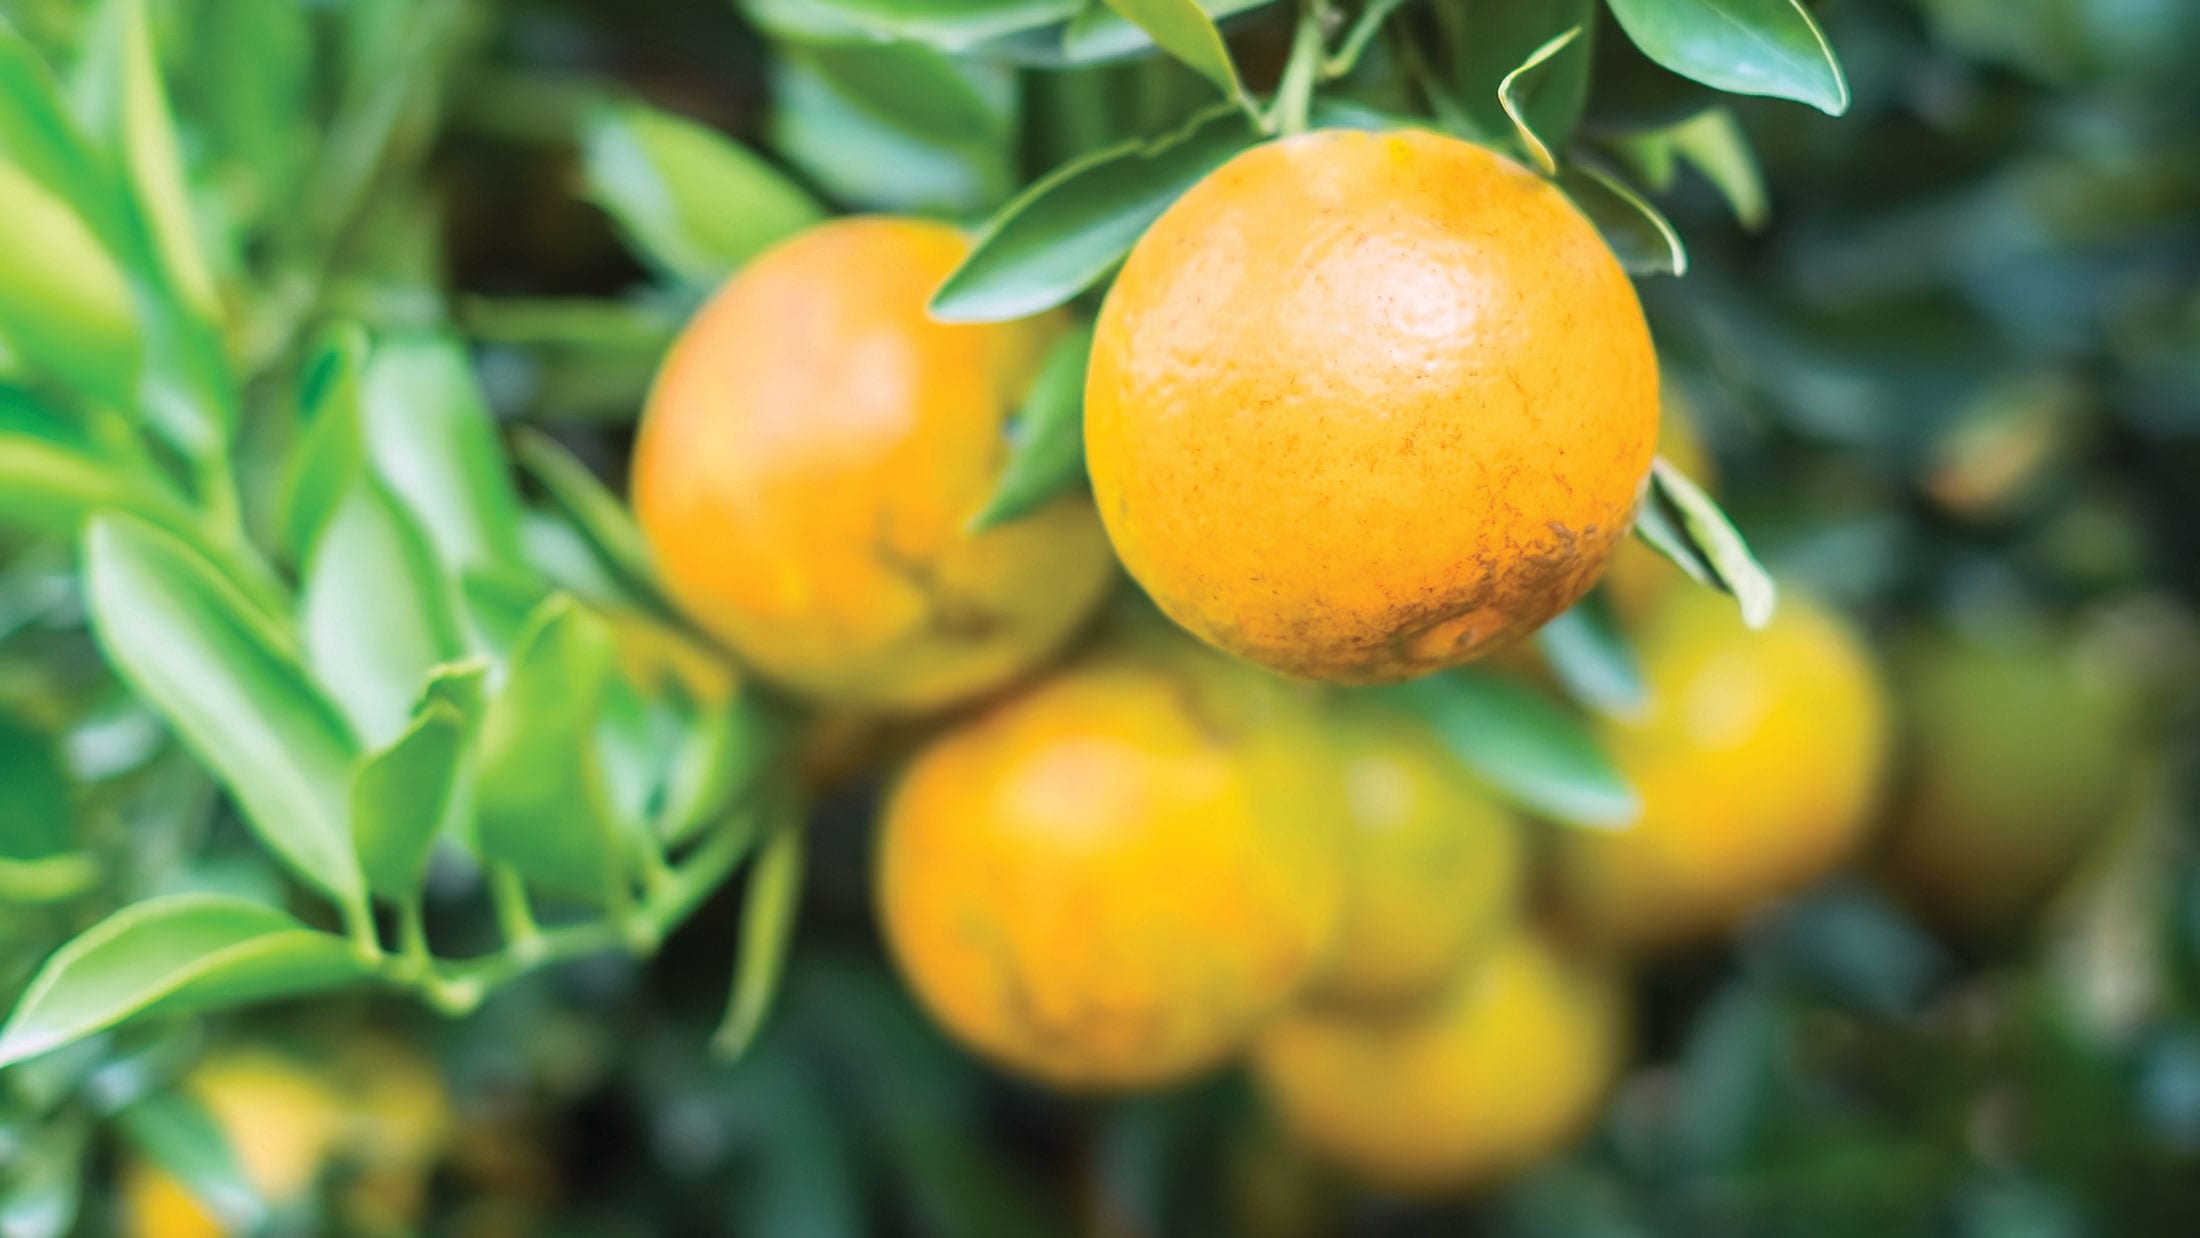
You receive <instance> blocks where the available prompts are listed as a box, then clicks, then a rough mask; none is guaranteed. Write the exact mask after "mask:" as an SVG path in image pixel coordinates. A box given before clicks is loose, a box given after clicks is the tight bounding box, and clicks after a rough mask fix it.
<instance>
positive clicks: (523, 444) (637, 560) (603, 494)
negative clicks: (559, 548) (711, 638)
mask: <svg viewBox="0 0 2200 1238" xmlns="http://www.w3.org/2000/svg"><path fill="white" fill-rule="evenodd" d="M513 451H514V454H516V455H517V456H518V457H519V461H520V464H521V466H522V467H524V468H525V469H526V470H527V472H528V475H529V476H532V477H533V478H534V479H535V480H536V481H537V482H539V483H540V484H541V485H542V488H543V491H544V492H545V493H547V494H548V495H549V496H550V499H551V501H552V502H553V503H555V504H556V505H557V508H558V510H559V511H560V512H561V513H563V514H564V516H565V518H566V520H567V521H568V522H570V523H571V524H572V526H573V528H574V530H575V531H576V532H578V533H579V534H580V535H581V539H582V540H583V541H584V542H586V543H587V544H588V547H589V549H590V550H591V551H593V552H594V554H595V556H596V558H597V560H598V561H599V562H600V563H601V564H602V566H603V568H604V570H605V571H606V572H607V573H609V574H610V576H611V578H612V579H613V581H614V582H615V583H616V584H617V585H618V586H619V587H620V588H621V589H622V590H624V591H625V592H626V594H627V596H626V598H625V599H624V600H626V601H629V602H632V603H635V604H636V605H638V606H639V607H641V608H643V609H646V610H651V611H654V612H656V613H658V614H660V615H670V614H672V613H673V611H672V607H671V604H670V603H668V602H667V601H665V593H664V587H663V586H662V585H661V584H659V583H658V580H657V568H656V565H655V564H654V563H652V562H651V561H650V554H649V543H648V542H647V541H646V540H644V539H643V537H642V530H641V528H640V527H639V526H638V525H636V524H635V523H634V517H633V515H632V514H631V513H629V512H628V511H627V508H626V505H625V504H624V503H621V502H620V501H619V500H618V498H617V497H616V496H614V495H613V494H612V493H611V491H610V490H608V489H606V488H605V487H604V484H603V483H602V482H601V481H598V480H597V479H596V475H595V474H594V473H591V472H589V471H588V466H587V465H585V464H582V463H581V462H580V461H579V460H578V459H575V458H574V456H573V453H572V452H570V451H567V450H566V449H565V447H564V445H563V444H561V443H559V442H558V441H557V440H556V439H553V438H551V437H550V436H549V435H547V434H543V433H541V432H539V431H536V430H524V429H523V430H521V431H519V432H518V433H517V434H515V435H514V436H513Z"/></svg>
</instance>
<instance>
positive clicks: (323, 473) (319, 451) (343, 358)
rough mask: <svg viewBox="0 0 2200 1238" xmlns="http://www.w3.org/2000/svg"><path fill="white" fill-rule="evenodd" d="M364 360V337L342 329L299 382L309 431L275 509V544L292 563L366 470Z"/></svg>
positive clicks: (320, 344)
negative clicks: (361, 422) (361, 417)
mask: <svg viewBox="0 0 2200 1238" xmlns="http://www.w3.org/2000/svg"><path fill="white" fill-rule="evenodd" d="M366 360H367V333H366V331H365V330H364V329H363V328H361V327H360V326H359V325H358V324H357V323H350V322H345V323H338V324H336V325H335V326H333V327H331V328H329V329H328V330H327V331H326V332H324V333H323V334H322V336H321V338H320V339H319V340H317V341H316V342H315V345H314V347H313V350H312V351H311V353H309V354H308V357H307V360H306V363H305V367H304V370H303V372H302V373H301V376H300V378H299V380H298V411H299V413H300V415H301V416H302V417H303V418H304V420H305V429H304V431H303V433H301V434H300V436H299V439H298V443H297V446H296V447H295V448H294V449H293V450H292V451H291V453H290V458H289V460H288V461H287V462H286V464H285V466H284V472H283V482H282V490H281V493H280V495H279V497H278V498H277V500H276V509H275V524H276V540H277V541H278V542H279V543H280V544H281V547H282V552H283V554H284V555H285V556H286V557H288V558H289V559H290V560H291V561H292V562H294V563H303V562H304V561H305V558H306V554H307V552H308V551H310V550H311V549H312V547H313V544H314V542H315V541H316V540H318V539H319V538H320V536H321V529H322V527H323V526H324V525H326V524H327V523H328V520H329V517H330V516H331V515H332V514H334V512H335V510H336V505H337V503H338V502H339V501H340V500H341V499H342V498H343V496H344V492H345V487H346V486H347V485H349V484H350V482H351V480H352V479H353V478H354V477H355V476H357V475H358V474H359V473H360V471H361V470H362V469H363V468H364V467H365V449H364V447H363V446H362V442H361V437H360V435H361V431H360V428H359V381H360V375H361V374H362V373H364V372H365V369H366Z"/></svg>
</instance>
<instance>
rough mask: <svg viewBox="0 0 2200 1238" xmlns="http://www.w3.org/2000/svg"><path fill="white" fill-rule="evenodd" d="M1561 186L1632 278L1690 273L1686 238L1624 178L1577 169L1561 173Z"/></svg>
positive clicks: (1579, 166) (1585, 166)
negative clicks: (1683, 243) (1683, 245)
mask: <svg viewBox="0 0 2200 1238" xmlns="http://www.w3.org/2000/svg"><path fill="white" fill-rule="evenodd" d="M1558 184H1559V188H1561V189H1564V190H1565V191H1566V196H1567V197H1569V198H1572V199H1573V201H1574V205H1575V206H1576V207H1578V208H1580V210H1581V213H1582V214H1584V215H1586V216H1588V217H1589V222H1591V223H1593V224H1595V225H1596V227H1597V231H1598V232H1600V233H1602V234H1603V235H1604V243H1605V244H1607V245H1609V246H1611V247H1612V253H1613V255H1614V256H1615V257H1617V258H1618V259H1619V264H1620V265H1621V266H1622V267H1625V268H1626V269H1627V272H1628V273H1629V274H1631V275H1685V274H1687V273H1688V251H1687V250H1686V249H1684V248H1683V247H1682V246H1681V238H1680V234H1679V233H1677V232H1675V231H1673V225H1672V224H1670V223H1667V222H1666V219H1665V216H1664V215H1661V214H1659V213H1658V208H1656V207H1654V206H1652V205H1650V203H1649V201H1648V200H1647V199H1645V198H1644V197H1643V196H1642V195H1641V194H1639V193H1636V192H1635V191H1634V190H1633V189H1631V188H1629V187H1628V186H1627V185H1626V183H1625V182H1623V181H1621V180H1620V179H1619V178H1618V177H1616V176H1613V175H1612V174H1611V173H1609V172H1606V171H1604V170H1603V169H1602V168H1598V167H1595V166H1592V165H1589V164H1574V165H1572V166H1570V167H1568V168H1567V169H1566V170H1565V171H1563V172H1561V173H1559V176H1558Z"/></svg>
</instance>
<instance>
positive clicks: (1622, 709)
mask: <svg viewBox="0 0 2200 1238" xmlns="http://www.w3.org/2000/svg"><path fill="white" fill-rule="evenodd" d="M1535 643H1536V648H1538V649H1539V650H1541V651H1542V653H1543V661H1544V664H1545V665H1547V666H1549V667H1550V668H1551V673H1552V674H1554V675H1556V676H1557V677H1558V681H1559V682H1560V683H1561V684H1564V685H1565V687H1566V690H1567V691H1568V692H1570V693H1572V694H1573V697H1574V699H1575V700H1577V701H1580V702H1581V703H1582V704H1584V705H1586V706H1588V707H1589V708H1591V709H1594V710H1596V711H1598V712H1600V713H1604V714H1609V715H1611V716H1613V717H1616V718H1629V717H1633V716H1635V715H1636V714H1638V713H1640V712H1641V710H1642V707H1643V705H1644V704H1645V702H1646V701H1647V700H1648V689H1647V688H1645V687H1644V685H1643V681H1642V667H1641V665H1640V664H1639V663H1638V662H1637V661H1636V659H1635V651H1634V650H1633V649H1632V648H1630V647H1629V646H1628V644H1627V637H1626V635H1625V634H1624V633H1622V632H1621V631H1620V630H1619V625H1618V624H1616V623H1614V622H1612V616H1611V615H1610V613H1609V612H1607V611H1606V610H1605V608H1604V606H1603V605H1602V603H1601V602H1600V601H1599V600H1598V599H1597V598H1596V597H1595V596H1594V595H1592V596H1590V597H1586V598H1583V599H1582V600H1581V601H1579V602H1576V603H1574V604H1573V606H1571V607H1569V608H1568V609H1567V610H1566V611H1565V613H1563V614H1561V615H1559V617H1558V618H1556V619H1553V620H1551V621H1550V622H1549V623H1546V624H1544V625H1543V627H1542V628H1541V629H1540V630H1538V631H1537V632H1536V634H1535Z"/></svg>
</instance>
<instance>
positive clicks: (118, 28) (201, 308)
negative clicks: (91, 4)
mask: <svg viewBox="0 0 2200 1238" xmlns="http://www.w3.org/2000/svg"><path fill="white" fill-rule="evenodd" d="M77 85H78V94H79V99H80V102H81V103H82V104H83V105H84V106H85V108H86V110H87V111H88V112H89V113H90V115H89V116H88V117H87V125H88V127H89V128H91V129H92V130H93V131H94V132H95V133H98V134H100V135H102V136H103V137H104V138H105V140H106V144H107V146H108V147H109V149H111V150H112V151H114V152H115V154H116V155H117V157H118V162H119V163H120V164H121V166H122V168H123V169H124V172H125V173H126V175H127V177H128V179H129V182H130V185H131V187H132V188H133V189H134V190H135V191H136V198H137V202H138V205H139V209H140V210H141V211H142V212H143V214H144V216H145V224H146V228H147V230H148V231H149V232H150V233H151V240H152V245H153V251H154V258H155V261H156V262H157V264H158V266H159V268H160V270H161V272H162V278H163V279H164V281H165V283H166V284H167V286H168V287H170V288H172V289H174V290H175V293H176V295H177V298H178V300H179V301H180V302H181V304H182V305H184V306H185V307H187V308H188V309H189V310H190V311H191V312H192V314H194V315H195V316H197V317H198V318H200V319H202V320H205V321H212V320H214V319H215V318H216V317H217V316H218V315H219V312H220V308H221V307H220V300H219V297H218V294H217V293H216V290H215V287H214V274H213V272H212V270H210V269H209V268H208V266H207V262H206V256H205V255H204V254H203V253H202V252H201V251H200V248H199V235H198V227H197V225H196V224H195V223H194V222H193V221H192V216H191V200H190V194H189V191H188V190H187V188H186V186H185V183H184V174H183V157H182V154H181V153H180V152H179V151H178V149H177V146H176V123H175V117H174V115H173V114H172V113H171V111H170V110H169V106H168V91H167V87H166V86H165V85H164V84H163V83H162V81H161V77H160V64H159V61H158V59H157V57H156V56H155V54H154V49H153V35H152V30H151V29H150V27H149V25H148V23H147V21H146V14H145V2H144V0H107V2H106V3H105V4H104V5H103V6H102V9H101V12H100V14H99V16H98V18H97V19H96V27H95V33H94V35H93V38H92V43H91V48H90V51H89V52H88V53H87V55H86V57H85V61H84V63H83V64H82V65H81V66H80V68H79V80H78V83H77Z"/></svg>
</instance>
